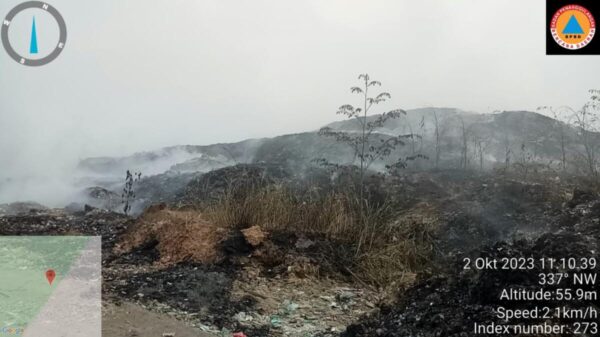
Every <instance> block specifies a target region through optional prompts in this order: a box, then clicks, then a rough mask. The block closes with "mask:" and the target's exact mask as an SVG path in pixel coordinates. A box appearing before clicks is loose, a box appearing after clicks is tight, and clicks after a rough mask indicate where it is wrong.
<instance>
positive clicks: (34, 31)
mask: <svg viewBox="0 0 600 337" xmlns="http://www.w3.org/2000/svg"><path fill="white" fill-rule="evenodd" d="M29 53H30V54H37V53H38V43H37V29H36V27H35V16H34V17H33V23H32V24H31V42H30V43H29Z"/></svg>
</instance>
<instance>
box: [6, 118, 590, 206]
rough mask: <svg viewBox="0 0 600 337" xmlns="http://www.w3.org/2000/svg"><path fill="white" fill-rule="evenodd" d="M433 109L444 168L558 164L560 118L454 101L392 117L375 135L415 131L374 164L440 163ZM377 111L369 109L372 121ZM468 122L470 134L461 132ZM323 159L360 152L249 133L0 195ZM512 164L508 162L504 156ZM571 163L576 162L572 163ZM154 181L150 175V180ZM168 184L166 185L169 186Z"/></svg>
mask: <svg viewBox="0 0 600 337" xmlns="http://www.w3.org/2000/svg"><path fill="white" fill-rule="evenodd" d="M435 116H437V119H438V134H439V143H438V146H439V152H440V155H439V159H438V160H437V161H438V162H437V166H438V168H451V169H456V168H461V167H462V165H463V164H461V158H463V154H462V153H463V150H464V148H465V142H464V141H465V140H466V151H467V155H466V157H467V161H468V163H467V168H468V169H474V170H482V169H483V170H490V169H493V168H498V167H503V166H505V165H514V164H517V163H519V162H524V161H525V162H527V163H531V164H533V163H536V164H538V165H540V166H542V167H545V168H546V169H554V170H557V169H558V165H559V162H560V158H561V150H560V143H559V139H560V137H559V133H558V132H559V129H558V128H557V126H558V125H561V124H557V123H558V122H556V121H555V120H553V119H551V118H548V117H546V116H543V115H540V114H538V113H534V112H527V111H513V112H502V113H496V114H478V113H474V112H466V111H462V110H458V109H452V108H423V109H414V110H409V111H407V114H406V115H405V116H402V117H401V118H398V119H392V120H389V121H388V122H387V123H386V124H385V125H384V126H383V127H382V128H379V129H377V131H376V133H377V137H381V138H385V137H389V136H393V135H406V134H414V135H415V137H413V138H406V139H404V141H405V144H404V146H400V147H398V150H397V151H396V152H394V153H393V154H392V155H391V156H390V157H389V158H388V159H387V161H386V162H383V163H381V164H379V166H377V167H374V169H378V170H383V169H384V167H383V165H384V164H385V163H392V162H394V161H396V160H398V159H401V158H405V157H407V156H410V155H413V154H415V153H418V154H422V155H424V156H426V157H428V159H419V160H416V161H412V162H409V163H408V168H407V169H408V170H422V169H431V168H434V167H435V165H436V163H435V161H436V159H435V158H436V150H435V143H436V141H435V139H436V138H435V135H436V128H435ZM375 117H376V116H369V117H368V118H369V120H371V119H373V118H375ZM463 122H464V133H463ZM327 126H328V127H331V128H332V129H335V130H340V131H346V132H356V131H357V123H356V121H355V120H341V121H337V122H333V123H331V124H329V125H327ZM564 130H565V139H566V144H567V152H568V153H569V156H571V157H574V156H576V155H578V154H579V153H581V152H582V151H583V147H582V145H581V144H580V143H579V141H578V137H577V132H576V130H575V129H574V128H573V127H571V126H565V128H564ZM318 158H325V159H327V160H328V161H330V162H332V163H338V164H351V163H352V162H353V160H354V154H353V152H352V150H351V148H350V147H348V146H347V145H346V144H343V143H339V142H336V141H335V140H333V139H331V138H326V137H323V136H321V135H319V134H318V130H313V131H308V132H304V133H298V134H289V135H281V136H277V137H273V138H259V139H249V140H245V141H241V142H237V143H229V144H228V143H221V144H212V145H176V146H170V147H165V148H161V149H157V150H150V151H146V152H141V153H136V154H132V155H130V156H125V157H95V158H87V159H83V160H81V161H80V162H79V164H78V165H77V166H76V167H69V168H67V169H65V171H64V172H65V173H68V174H61V173H53V174H54V175H53V176H51V177H50V179H48V180H47V181H43V180H39V179H32V180H22V179H21V180H19V179H11V178H10V177H9V178H5V179H4V180H3V181H2V182H0V184H1V185H0V191H2V193H0V197H1V199H0V202H3V203H8V202H14V201H36V202H40V203H42V204H45V205H49V206H64V205H66V204H68V203H70V202H75V201H81V200H85V198H86V195H85V194H82V193H83V192H82V191H84V190H85V188H88V187H94V186H100V187H103V188H107V189H108V190H112V191H115V192H117V193H118V192H119V191H120V190H121V189H122V186H123V181H124V177H125V172H126V171H127V170H131V171H134V172H141V173H142V174H143V176H144V177H152V176H157V177H160V176H167V177H179V178H178V179H179V180H178V182H177V183H174V180H171V183H174V184H175V185H176V186H173V187H169V189H176V188H179V187H181V186H183V185H184V184H185V182H186V181H188V180H189V179H192V177H193V176H194V175H197V174H201V173H205V172H209V171H211V170H214V169H218V168H222V167H226V166H231V165H235V164H239V163H269V164H276V165H281V166H284V167H287V168H289V169H290V170H292V171H302V170H304V169H306V168H307V167H312V166H315V165H316V164H315V163H314V162H313V160H314V159H318ZM507 158H508V160H509V162H510V163H508V164H507V163H506V160H507ZM570 169H578V168H576V167H574V166H572V167H570ZM148 181H150V180H148ZM163 188H166V187H163Z"/></svg>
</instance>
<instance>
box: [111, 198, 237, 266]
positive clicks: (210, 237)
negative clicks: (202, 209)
mask: <svg viewBox="0 0 600 337" xmlns="http://www.w3.org/2000/svg"><path fill="white" fill-rule="evenodd" d="M227 234H228V230H226V229H224V228H218V227H216V226H214V225H213V224H211V223H210V222H208V221H206V220H204V219H203V218H202V215H201V214H200V213H199V212H193V211H173V210H169V209H167V208H166V207H165V206H164V205H158V206H152V207H150V208H149V209H148V210H147V211H146V212H144V214H142V216H140V218H139V219H138V221H137V222H136V224H135V225H134V226H133V227H132V228H131V229H130V230H129V231H128V232H127V233H126V234H125V235H124V236H123V238H122V240H121V241H120V242H119V244H118V245H117V247H116V248H115V251H116V252H117V253H119V254H123V253H128V252H131V251H132V250H134V249H137V248H140V247H149V248H151V247H152V246H155V247H156V250H157V251H158V253H159V260H158V261H157V262H158V263H159V264H161V265H172V264H177V263H179V262H183V261H190V262H197V263H214V262H217V261H218V260H220V259H221V258H222V254H221V253H220V244H221V242H222V241H223V240H225V239H226V237H227Z"/></svg>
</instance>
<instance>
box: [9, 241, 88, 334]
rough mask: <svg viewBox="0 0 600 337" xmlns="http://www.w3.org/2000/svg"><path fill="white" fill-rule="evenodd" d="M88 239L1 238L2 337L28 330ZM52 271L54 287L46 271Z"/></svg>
mask: <svg viewBox="0 0 600 337" xmlns="http://www.w3.org/2000/svg"><path fill="white" fill-rule="evenodd" d="M88 240H89V238H88V237H82V236H0V308H1V310H0V337H4V336H15V335H16V334H18V331H19V330H20V331H22V330H23V329H25V328H26V327H27V325H28V324H29V322H31V321H32V320H33V319H34V318H35V317H36V316H37V315H38V313H39V312H40V310H41V309H42V307H43V306H44V305H45V304H46V302H47V301H48V299H49V298H50V295H51V294H52V291H53V290H54V289H55V288H56V287H57V285H58V284H60V281H61V280H62V279H63V278H64V277H65V275H67V273H68V272H69V269H70V268H71V265H72V264H73V262H74V261H75V260H76V259H77V258H78V257H79V256H80V254H81V251H82V249H83V248H84V247H85V244H86V243H87V241H88ZM49 269H53V270H54V271H55V272H56V278H55V280H54V282H53V283H52V285H50V284H49V283H48V280H47V279H46V271H47V270H49Z"/></svg>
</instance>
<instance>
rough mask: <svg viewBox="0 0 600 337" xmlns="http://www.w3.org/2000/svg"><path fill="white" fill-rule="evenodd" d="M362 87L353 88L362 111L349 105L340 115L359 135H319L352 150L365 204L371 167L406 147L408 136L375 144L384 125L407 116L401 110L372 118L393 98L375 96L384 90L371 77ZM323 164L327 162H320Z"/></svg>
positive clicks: (363, 76) (322, 132)
mask: <svg viewBox="0 0 600 337" xmlns="http://www.w3.org/2000/svg"><path fill="white" fill-rule="evenodd" d="M358 79H359V81H361V86H356V87H352V88H350V91H351V92H352V93H353V94H357V95H359V96H360V97H361V102H360V106H359V107H354V106H352V105H350V104H345V105H342V106H341V107H340V108H339V109H338V111H337V114H338V115H344V116H346V117H347V118H348V119H351V120H354V121H356V123H357V125H358V132H350V131H338V130H333V129H332V128H330V127H324V128H322V129H321V130H320V131H319V134H320V135H322V136H325V137H332V138H334V139H335V140H336V141H338V142H342V143H346V144H348V145H349V146H350V147H352V149H353V151H354V156H355V158H358V165H357V166H358V170H359V176H360V197H361V200H364V194H363V193H364V184H365V174H366V172H367V171H368V169H369V168H370V167H371V165H372V164H373V163H374V162H376V161H378V160H381V159H383V158H385V157H388V156H389V155H390V154H391V153H392V152H393V151H394V150H395V149H396V147H397V146H398V145H404V142H403V141H402V138H408V137H409V135H398V136H385V137H383V138H382V137H378V138H379V140H378V141H375V140H374V138H375V135H374V133H375V131H376V130H377V129H379V128H381V127H383V126H384V125H385V123H386V122H387V121H388V120H390V119H396V118H399V117H400V116H401V115H405V114H406V112H405V111H404V110H402V109H395V110H391V111H388V112H384V113H382V114H380V115H376V116H374V117H373V118H369V116H368V115H369V112H371V111H372V109H373V108H374V107H375V106H377V105H378V104H380V103H383V102H385V101H386V100H388V99H390V98H391V97H392V96H391V95H390V94H389V93H387V92H373V91H374V90H375V89H376V88H377V87H381V82H379V81H375V80H372V79H371V77H370V76H369V75H368V74H361V75H360V76H358ZM319 161H320V162H321V163H325V164H326V161H325V160H323V159H321V160H319Z"/></svg>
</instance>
